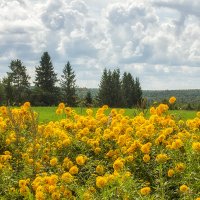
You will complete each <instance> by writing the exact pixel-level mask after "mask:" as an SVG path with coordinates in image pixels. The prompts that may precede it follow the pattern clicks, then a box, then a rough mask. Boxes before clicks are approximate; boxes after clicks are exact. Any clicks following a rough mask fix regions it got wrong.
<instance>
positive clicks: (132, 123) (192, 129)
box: [0, 98, 200, 200]
mask: <svg viewBox="0 0 200 200" xmlns="http://www.w3.org/2000/svg"><path fill="white" fill-rule="evenodd" d="M175 101H176V99H175V98H170V100H169V102H170V104H173V103H174V102H175ZM108 109H109V108H108V106H106V105H105V106H103V107H101V108H99V109H98V110H97V111H96V112H95V111H94V110H92V109H87V110H86V113H85V115H79V114H77V113H76V112H75V111H74V110H73V109H72V108H69V107H66V106H65V104H64V103H60V104H59V106H58V109H57V110H56V113H57V114H63V118H62V119H61V120H58V121H55V122H53V121H50V122H49V123H46V124H43V123H42V124H38V123H37V117H38V115H37V114H36V113H35V112H33V111H32V109H31V107H30V103H29V102H26V103H25V104H24V105H22V106H21V107H20V108H13V109H9V108H7V107H5V106H2V107H0V152H1V153H0V175H1V180H4V181H5V182H6V181H7V180H12V179H13V180H12V181H9V183H8V186H7V185H5V183H4V182H0V185H3V184H4V185H5V188H3V194H7V195H8V196H6V198H5V199H14V198H13V196H12V195H15V197H16V199H17V198H19V199H20V198H23V197H25V198H28V196H33V198H34V199H37V200H43V199H44V200H45V199H53V200H58V199H75V198H76V199H95V198H97V199H102V198H104V197H103V195H104V194H105V193H104V191H106V194H107V195H110V196H108V197H107V199H135V198H137V199H140V198H141V197H142V198H146V197H143V196H145V195H149V196H151V197H152V199H156V198H157V199H159V198H161V196H159V195H160V191H164V193H165V195H168V192H169V190H171V191H170V192H169V193H170V194H171V193H173V192H174V190H173V189H170V188H171V185H173V186H174V187H176V188H179V191H180V195H188V199H195V198H196V199H198V196H197V195H198V194H199V192H200V191H199V187H198V183H200V176H199V167H200V166H199V163H200V158H199V153H200V117H199V113H197V117H195V118H194V119H190V120H187V121H183V120H180V119H177V120H176V118H175V117H174V116H172V115H170V114H169V113H168V109H169V106H168V105H167V104H160V105H158V106H157V107H156V106H155V107H152V108H150V116H145V115H144V113H139V114H138V115H137V116H134V117H129V116H126V115H125V111H124V110H123V109H119V110H118V109H111V110H110V112H109V111H108ZM107 112H109V114H106V113H107ZM189 173H191V174H192V175H193V176H194V177H195V180H196V181H197V182H198V183H197V184H196V183H193V182H192V181H191V180H190V174H189ZM1 180H0V181H1ZM16 183H18V185H16ZM180 183H185V185H182V186H180ZM155 186H156V187H155ZM1 188H2V187H1ZM8 188H9V193H8V192H7V191H8ZM113 188H115V189H113ZM163 188H164V189H163ZM165 189H166V190H165ZM113 191H114V192H113ZM188 191H192V192H188ZM17 195H18V196H17ZM162 195H163V194H162ZM176 195H177V194H174V196H176ZM147 198H148V197H147ZM162 198H163V196H162ZM170 198H172V199H173V197H170ZM174 198H175V197H174Z"/></svg>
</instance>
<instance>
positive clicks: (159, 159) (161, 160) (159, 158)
mask: <svg viewBox="0 0 200 200" xmlns="http://www.w3.org/2000/svg"><path fill="white" fill-rule="evenodd" d="M167 160H169V157H168V156H167V154H158V155H157V156H156V161H157V162H158V163H164V162H166V161H167Z"/></svg>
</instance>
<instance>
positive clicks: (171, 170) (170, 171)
mask: <svg viewBox="0 0 200 200" xmlns="http://www.w3.org/2000/svg"><path fill="white" fill-rule="evenodd" d="M174 174H175V171H174V170H173V169H169V170H168V172H167V176H168V177H172V176H173V175H174Z"/></svg>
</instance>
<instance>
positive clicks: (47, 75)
mask: <svg viewBox="0 0 200 200" xmlns="http://www.w3.org/2000/svg"><path fill="white" fill-rule="evenodd" d="M56 82H57V75H56V73H55V72H54V68H53V64H52V62H51V58H50V56H49V54H48V52H44V53H43V55H42V57H41V60H40V66H38V67H36V78H35V85H36V87H38V88H41V89H42V90H44V91H46V92H52V91H54V89H55V84H56Z"/></svg>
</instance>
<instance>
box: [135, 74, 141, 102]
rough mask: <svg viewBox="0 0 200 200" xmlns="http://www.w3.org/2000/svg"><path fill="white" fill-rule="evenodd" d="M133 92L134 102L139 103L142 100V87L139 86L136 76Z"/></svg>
mask: <svg viewBox="0 0 200 200" xmlns="http://www.w3.org/2000/svg"><path fill="white" fill-rule="evenodd" d="M135 93H136V103H137V104H138V105H140V104H141V102H142V89H141V86H140V81H139V78H137V77H136V79H135Z"/></svg>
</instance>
